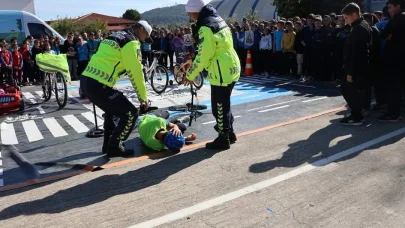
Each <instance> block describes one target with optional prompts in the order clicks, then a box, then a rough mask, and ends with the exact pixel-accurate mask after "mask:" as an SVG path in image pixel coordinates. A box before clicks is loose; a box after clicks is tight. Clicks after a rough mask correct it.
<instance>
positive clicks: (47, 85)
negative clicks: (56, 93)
mask: <svg viewBox="0 0 405 228" xmlns="http://www.w3.org/2000/svg"><path fill="white" fill-rule="evenodd" d="M42 92H43V93H44V101H45V102H46V101H49V100H50V99H51V96H52V83H51V74H49V73H47V74H46V75H45V82H44V83H43V84H42Z"/></svg>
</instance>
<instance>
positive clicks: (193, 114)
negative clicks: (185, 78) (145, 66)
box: [103, 85, 208, 128]
mask: <svg viewBox="0 0 405 228" xmlns="http://www.w3.org/2000/svg"><path fill="white" fill-rule="evenodd" d="M190 91H191V95H192V98H191V102H190V103H187V104H186V105H175V106H171V107H168V108H164V109H159V108H158V107H156V106H151V104H152V103H151V101H149V108H148V109H145V106H144V105H140V106H139V109H138V110H139V115H140V116H142V115H147V114H152V115H155V116H157V117H161V118H163V119H167V120H168V121H169V122H172V123H175V122H179V121H180V122H183V123H184V122H188V125H189V126H190V127H191V124H192V122H193V119H195V120H197V118H198V117H200V116H202V115H203V113H202V112H200V111H203V110H206V109H207V108H208V107H207V105H199V104H194V96H195V97H197V91H196V90H194V89H193V85H191V90H190ZM103 118H105V114H103ZM113 121H114V124H115V126H117V125H118V121H119V118H118V117H116V116H114V117H113ZM136 127H137V124H136V125H135V128H136Z"/></svg>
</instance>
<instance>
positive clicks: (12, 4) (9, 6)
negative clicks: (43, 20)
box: [0, 0, 36, 15]
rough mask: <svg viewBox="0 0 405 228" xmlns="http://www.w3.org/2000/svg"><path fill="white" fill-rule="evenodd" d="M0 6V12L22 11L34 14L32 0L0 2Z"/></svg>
mask: <svg viewBox="0 0 405 228" xmlns="http://www.w3.org/2000/svg"><path fill="white" fill-rule="evenodd" d="M0 5H1V7H0V8H1V9H2V10H23V11H27V12H29V13H32V14H34V15H35V14H36V12H35V4H34V0H0Z"/></svg>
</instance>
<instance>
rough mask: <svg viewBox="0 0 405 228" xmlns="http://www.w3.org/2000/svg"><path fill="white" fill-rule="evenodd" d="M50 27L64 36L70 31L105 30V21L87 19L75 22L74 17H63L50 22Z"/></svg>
mask: <svg viewBox="0 0 405 228" xmlns="http://www.w3.org/2000/svg"><path fill="white" fill-rule="evenodd" d="M51 27H52V28H53V29H55V30H56V31H57V32H58V33H59V34H61V35H62V36H66V35H67V34H69V33H71V32H82V31H85V32H94V33H96V32H98V31H99V30H101V31H102V32H106V31H107V28H108V26H107V23H106V22H105V21H99V20H97V21H87V22H84V23H77V22H75V20H74V19H70V18H63V19H58V20H56V21H53V22H51Z"/></svg>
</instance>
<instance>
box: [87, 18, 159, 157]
mask: <svg viewBox="0 0 405 228" xmlns="http://www.w3.org/2000/svg"><path fill="white" fill-rule="evenodd" d="M151 32H152V27H151V26H150V25H149V24H148V22H146V21H139V22H137V23H136V24H134V25H133V26H132V27H129V28H127V29H124V30H123V31H120V32H115V33H112V34H111V35H109V36H108V37H107V38H106V39H104V40H103V41H102V42H101V43H100V46H99V48H98V51H97V52H96V53H95V54H94V55H93V56H92V58H91V60H90V62H89V64H88V66H87V67H86V69H85V70H84V72H83V75H82V76H83V77H81V80H80V87H81V89H82V91H83V92H84V94H86V95H87V97H88V98H89V100H90V101H92V102H93V103H94V104H95V105H97V106H98V107H99V108H101V109H102V110H103V111H104V112H105V118H104V143H103V148H102V151H103V153H106V154H107V156H109V157H115V156H128V155H132V154H133V153H134V151H133V150H130V149H125V148H124V146H123V144H122V142H123V141H125V140H127V138H128V137H129V135H130V134H131V132H132V130H133V128H134V125H135V121H136V119H137V118H138V110H137V108H136V107H135V106H134V105H133V104H132V103H131V102H130V101H129V100H128V99H127V98H126V97H125V95H124V94H123V93H122V92H120V91H118V90H116V89H114V85H115V84H116V83H117V82H118V81H119V79H120V77H121V76H123V75H125V74H126V75H128V77H129V80H130V81H131V84H132V86H133V87H134V89H135V91H136V93H137V96H138V99H139V101H140V103H141V106H142V107H143V108H144V109H145V110H147V109H148V107H149V102H148V97H147V93H146V86H145V80H144V75H143V71H142V68H143V67H142V64H141V61H142V55H141V43H140V42H144V41H145V40H146V39H147V38H149V37H150V34H151ZM113 116H115V117H118V118H119V122H118V124H117V126H115V124H114V122H113Z"/></svg>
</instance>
